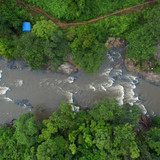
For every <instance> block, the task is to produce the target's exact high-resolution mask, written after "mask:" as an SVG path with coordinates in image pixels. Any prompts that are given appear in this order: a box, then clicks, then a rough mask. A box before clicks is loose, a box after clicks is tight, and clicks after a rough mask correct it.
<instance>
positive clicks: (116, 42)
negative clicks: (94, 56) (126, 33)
mask: <svg viewBox="0 0 160 160" xmlns="http://www.w3.org/2000/svg"><path fill="white" fill-rule="evenodd" d="M125 45H126V41H124V40H123V39H121V38H114V37H109V38H108V40H107V42H106V46H107V47H108V48H109V49H110V50H111V49H113V48H116V47H121V46H125Z"/></svg>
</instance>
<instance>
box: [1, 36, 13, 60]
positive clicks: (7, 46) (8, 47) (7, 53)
mask: <svg viewBox="0 0 160 160" xmlns="http://www.w3.org/2000/svg"><path fill="white" fill-rule="evenodd" d="M0 56H3V57H4V58H6V59H12V58H14V57H13V47H12V41H11V40H9V39H5V38H0Z"/></svg>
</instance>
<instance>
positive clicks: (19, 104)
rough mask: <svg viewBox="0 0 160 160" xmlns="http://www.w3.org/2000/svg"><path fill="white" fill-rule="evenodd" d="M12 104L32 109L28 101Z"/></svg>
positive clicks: (18, 101)
mask: <svg viewBox="0 0 160 160" xmlns="http://www.w3.org/2000/svg"><path fill="white" fill-rule="evenodd" d="M14 103H15V104H17V105H18V106H22V107H29V108H30V109H32V108H33V106H32V105H31V104H30V103H29V100H27V99H22V100H14Z"/></svg>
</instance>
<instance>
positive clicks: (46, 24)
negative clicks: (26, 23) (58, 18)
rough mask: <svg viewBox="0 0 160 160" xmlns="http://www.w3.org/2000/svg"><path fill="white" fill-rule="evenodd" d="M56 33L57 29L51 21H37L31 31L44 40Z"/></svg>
mask: <svg viewBox="0 0 160 160" xmlns="http://www.w3.org/2000/svg"><path fill="white" fill-rule="evenodd" d="M56 31H57V27H56V25H55V24H54V23H53V22H52V21H51V20H49V21H47V20H41V21H37V22H36V24H35V25H34V26H33V29H32V32H33V33H35V34H36V35H37V37H41V38H45V39H49V38H50V36H51V35H52V33H54V32H56Z"/></svg>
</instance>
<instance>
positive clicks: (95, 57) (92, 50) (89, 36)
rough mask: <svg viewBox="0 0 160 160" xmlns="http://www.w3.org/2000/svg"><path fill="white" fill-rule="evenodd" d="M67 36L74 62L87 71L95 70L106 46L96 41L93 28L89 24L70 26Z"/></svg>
mask: <svg viewBox="0 0 160 160" xmlns="http://www.w3.org/2000/svg"><path fill="white" fill-rule="evenodd" d="M67 38H68V40H69V41H70V43H69V46H70V48H71V50H72V55H73V56H74V62H75V63H76V64H77V65H79V66H80V67H81V68H83V69H86V71H87V72H89V73H90V72H95V71H97V70H98V69H99V66H100V64H101V61H102V60H104V58H105V57H104V52H105V51H107V48H105V46H104V44H100V43H99V42H98V41H97V39H96V35H95V32H94V28H93V27H92V26H90V25H83V26H79V27H77V28H74V27H71V28H70V29H69V30H68V32H67Z"/></svg>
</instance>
